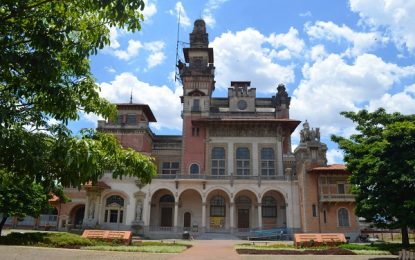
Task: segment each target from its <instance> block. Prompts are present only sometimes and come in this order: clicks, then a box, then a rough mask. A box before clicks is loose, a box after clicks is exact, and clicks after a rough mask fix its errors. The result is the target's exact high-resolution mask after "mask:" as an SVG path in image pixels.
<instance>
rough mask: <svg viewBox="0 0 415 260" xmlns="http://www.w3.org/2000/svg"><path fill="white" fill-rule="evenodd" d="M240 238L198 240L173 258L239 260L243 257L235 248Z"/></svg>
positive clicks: (179, 259) (185, 259) (173, 259)
mask: <svg viewBox="0 0 415 260" xmlns="http://www.w3.org/2000/svg"><path fill="white" fill-rule="evenodd" d="M239 242H240V241H239V240H198V241H196V242H194V243H193V246H192V247H191V248H190V249H187V250H186V251H184V252H183V253H181V254H178V255H176V256H175V257H173V258H171V259H172V260H182V259H183V260H187V259H189V260H190V259H192V260H193V259H194V260H207V259H215V260H219V259H220V260H239V259H241V257H240V256H239V255H238V254H237V253H236V251H235V250H234V249H233V246H234V244H235V243H239Z"/></svg>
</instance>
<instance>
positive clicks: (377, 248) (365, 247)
mask: <svg viewBox="0 0 415 260" xmlns="http://www.w3.org/2000/svg"><path fill="white" fill-rule="evenodd" d="M337 247H338V248H342V249H348V250H351V251H353V252H354V253H356V254H358V255H397V254H398V253H399V251H400V250H401V249H402V245H401V244H398V243H373V244H343V245H338V246H337ZM329 248H331V247H329V246H320V247H309V248H295V247H294V246H293V245H290V244H282V243H267V244H265V243H244V244H237V245H235V249H253V250H293V251H305V250H310V249H312V250H324V249H329ZM410 249H412V250H415V244H412V245H411V247H410Z"/></svg>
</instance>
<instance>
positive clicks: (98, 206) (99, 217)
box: [95, 194, 102, 224]
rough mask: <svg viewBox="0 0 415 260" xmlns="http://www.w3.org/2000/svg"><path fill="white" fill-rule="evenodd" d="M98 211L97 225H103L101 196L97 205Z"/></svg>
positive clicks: (96, 213)
mask: <svg viewBox="0 0 415 260" xmlns="http://www.w3.org/2000/svg"><path fill="white" fill-rule="evenodd" d="M96 205H97V206H96V210H95V219H96V220H97V221H96V222H97V224H101V219H102V197H101V194H99V195H98V197H97V203H96Z"/></svg>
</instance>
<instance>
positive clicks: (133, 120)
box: [127, 114, 137, 125]
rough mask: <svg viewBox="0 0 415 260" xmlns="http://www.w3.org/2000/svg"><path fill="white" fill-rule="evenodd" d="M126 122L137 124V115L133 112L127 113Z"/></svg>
mask: <svg viewBox="0 0 415 260" xmlns="http://www.w3.org/2000/svg"><path fill="white" fill-rule="evenodd" d="M127 124H128V125H135V124H137V116H136V115H134V114H130V115H127Z"/></svg>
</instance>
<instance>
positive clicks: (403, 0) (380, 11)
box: [350, 0, 415, 53]
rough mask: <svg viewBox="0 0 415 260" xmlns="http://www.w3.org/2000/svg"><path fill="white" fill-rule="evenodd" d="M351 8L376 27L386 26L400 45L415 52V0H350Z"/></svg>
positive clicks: (366, 22)
mask: <svg viewBox="0 0 415 260" xmlns="http://www.w3.org/2000/svg"><path fill="white" fill-rule="evenodd" d="M350 8H351V10H352V11H353V12H357V13H359V15H360V17H361V21H362V22H363V23H365V24H367V25H369V26H371V27H372V28H374V29H377V28H379V27H384V28H386V29H387V33H388V34H389V35H391V37H392V39H393V41H394V42H395V44H396V45H397V46H398V47H406V48H407V49H408V50H409V51H410V52H412V53H413V52H415V29H414V24H415V15H414V13H415V1H411V0H409V1H408V0H350Z"/></svg>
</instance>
